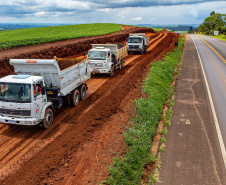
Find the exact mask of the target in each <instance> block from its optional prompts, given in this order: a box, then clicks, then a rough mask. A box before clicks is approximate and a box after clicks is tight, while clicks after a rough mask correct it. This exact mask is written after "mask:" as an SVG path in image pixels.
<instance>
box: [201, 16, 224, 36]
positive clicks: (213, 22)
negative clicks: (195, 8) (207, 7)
mask: <svg viewBox="0 0 226 185" xmlns="http://www.w3.org/2000/svg"><path fill="white" fill-rule="evenodd" d="M225 20H226V14H220V13H215V12H214V11H212V12H211V13H210V16H209V17H207V18H206V19H205V20H204V22H203V23H202V24H201V25H200V26H199V27H198V32H203V33H204V34H206V35H210V34H213V32H214V31H216V30H219V31H220V33H221V27H224V26H225V24H226V22H225ZM222 33H223V32H222Z"/></svg>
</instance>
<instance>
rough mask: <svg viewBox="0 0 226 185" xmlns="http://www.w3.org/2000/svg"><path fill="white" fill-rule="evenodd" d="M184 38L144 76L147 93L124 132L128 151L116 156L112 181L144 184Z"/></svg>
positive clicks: (111, 173) (110, 169) (110, 180)
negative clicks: (143, 179) (144, 177)
mask: <svg viewBox="0 0 226 185" xmlns="http://www.w3.org/2000/svg"><path fill="white" fill-rule="evenodd" d="M183 42H184V40H183V39H180V40H179V46H178V47H177V48H176V49H175V50H174V51H173V52H169V53H167V54H166V56H165V57H164V59H163V60H162V61H158V62H156V63H154V64H152V68H151V69H150V72H149V74H148V76H147V78H146V79H145V80H144V85H143V89H142V91H143V94H144V96H143V97H142V98H140V99H137V100H135V103H136V106H137V115H136V118H135V119H134V120H133V122H132V124H131V126H130V127H129V128H127V130H126V132H125V133H124V135H125V141H126V144H127V145H128V148H129V149H128V152H127V154H126V155H125V156H124V158H123V159H122V160H119V159H118V158H115V159H114V160H113V164H112V165H111V166H110V168H109V173H110V177H109V179H108V184H117V185H118V184H123V185H125V184H140V180H141V177H142V174H143V168H144V166H145V165H146V164H147V162H148V161H149V160H148V159H149V157H150V148H151V146H152V139H153V138H154V136H155V135H156V128H157V125H158V123H159V121H160V120H161V119H162V109H163V105H164V104H165V103H166V100H168V99H169V96H171V95H172V93H171V92H170V91H171V90H170V89H171V88H170V84H171V82H172V81H173V80H174V72H175V68H176V66H177V65H178V64H179V63H180V61H179V60H178V59H179V56H180V52H181V50H182V45H183Z"/></svg>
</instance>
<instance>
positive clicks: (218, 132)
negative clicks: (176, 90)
mask: <svg viewBox="0 0 226 185" xmlns="http://www.w3.org/2000/svg"><path fill="white" fill-rule="evenodd" d="M191 38H192V37H191ZM192 40H193V43H194V45H195V48H196V51H197V53H198V56H199V62H200V65H201V68H202V72H203V77H204V80H205V84H206V88H207V93H208V97H209V100H210V106H211V109H212V113H213V118H214V122H215V126H216V130H217V136H218V139H219V143H220V148H221V153H222V157H223V161H224V167H225V169H226V151H225V146H224V142H223V138H222V135H221V130H220V127H219V123H218V119H217V115H216V111H215V108H214V104H213V99H212V95H211V92H210V88H209V84H208V81H207V78H206V74H205V71H204V68H203V65H202V60H201V57H200V54H199V51H198V48H197V46H196V44H195V41H194V39H193V38H192Z"/></svg>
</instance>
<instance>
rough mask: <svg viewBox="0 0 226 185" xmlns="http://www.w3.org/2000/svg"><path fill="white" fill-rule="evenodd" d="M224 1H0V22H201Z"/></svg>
mask: <svg viewBox="0 0 226 185" xmlns="http://www.w3.org/2000/svg"><path fill="white" fill-rule="evenodd" d="M212 11H215V12H216V13H225V14H226V0H223V1H222V0H215V1H211V0H0V23H66V24H74V23H75V24H77V23H120V24H132V25H135V24H155V25H156V24H160V25H161V24H201V23H202V22H203V21H204V19H205V18H206V17H208V16H209V14H210V13H211V12H212Z"/></svg>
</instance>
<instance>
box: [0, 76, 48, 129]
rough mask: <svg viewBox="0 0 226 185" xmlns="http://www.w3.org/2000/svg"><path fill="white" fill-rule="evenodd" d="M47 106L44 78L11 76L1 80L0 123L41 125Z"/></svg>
mask: <svg viewBox="0 0 226 185" xmlns="http://www.w3.org/2000/svg"><path fill="white" fill-rule="evenodd" d="M47 104H48V103H47V97H46V93H45V87H44V79H43V77H41V76H31V75H9V76H6V77H4V78H1V79H0V122H2V123H6V124H18V125H36V124H39V123H40V122H41V120H42V119H43V118H44V113H43V112H42V110H44V109H43V107H44V106H46V105H47Z"/></svg>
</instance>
